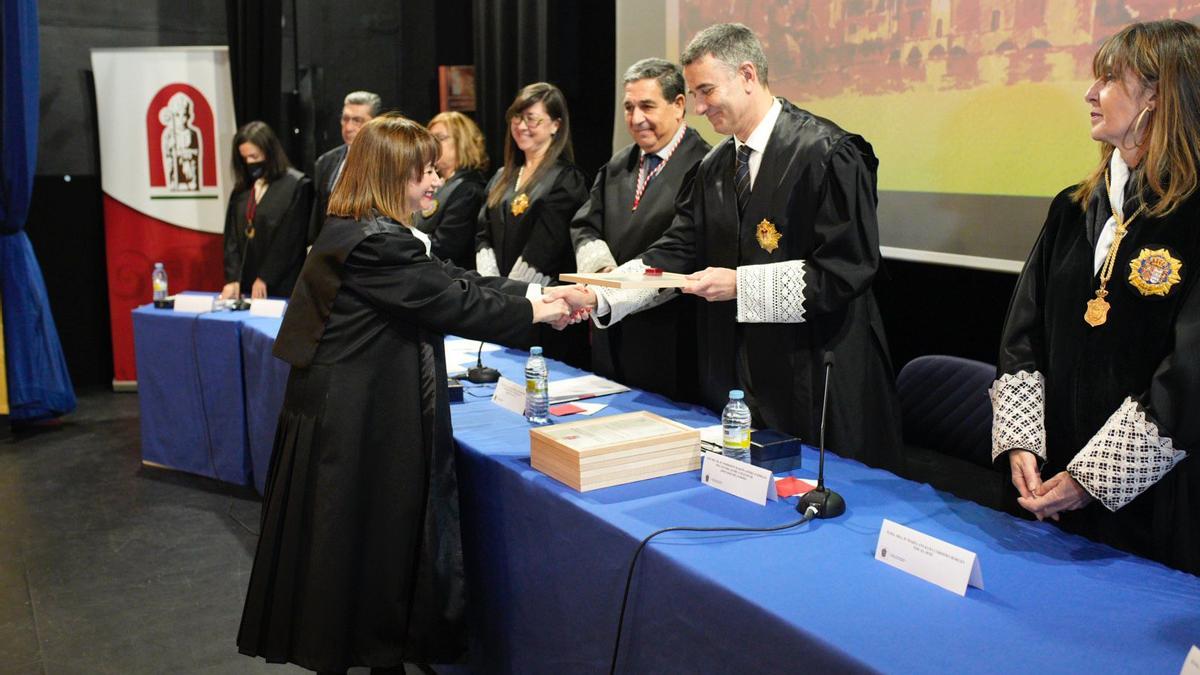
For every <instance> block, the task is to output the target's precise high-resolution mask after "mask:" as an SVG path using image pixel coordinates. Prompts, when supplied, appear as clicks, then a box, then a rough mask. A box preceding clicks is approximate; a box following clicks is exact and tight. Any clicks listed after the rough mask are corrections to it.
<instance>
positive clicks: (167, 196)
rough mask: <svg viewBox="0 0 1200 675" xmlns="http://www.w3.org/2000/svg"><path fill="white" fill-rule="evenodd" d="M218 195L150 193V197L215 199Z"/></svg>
mask: <svg viewBox="0 0 1200 675" xmlns="http://www.w3.org/2000/svg"><path fill="white" fill-rule="evenodd" d="M217 196H218V195H150V199H216V198H217Z"/></svg>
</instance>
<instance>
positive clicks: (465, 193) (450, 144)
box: [413, 111, 488, 269]
mask: <svg viewBox="0 0 1200 675" xmlns="http://www.w3.org/2000/svg"><path fill="white" fill-rule="evenodd" d="M429 133H431V134H433V137H434V138H436V139H437V140H438V142H439V143H441V144H442V154H441V155H440V156H439V157H438V161H437V171H438V175H439V176H441V177H442V180H443V181H445V183H444V184H443V185H442V187H441V188H439V189H438V191H437V193H436V194H435V195H434V196H433V203H432V204H430V205H429V206H428V207H427V208H426V209H425V210H423V211H420V212H418V213H417V215H416V216H414V218H413V225H414V226H415V227H416V228H417V229H419V230H421V231H422V232H424V233H425V234H427V235H429V239H430V241H431V242H432V243H433V244H432V245H433V254H434V255H435V256H437V257H439V258H441V259H442V260H448V261H450V262H452V263H454V264H455V265H458V266H460V267H464V268H466V269H474V268H475V222H476V220H475V219H476V218H477V217H478V216H479V208H480V207H481V206H483V200H484V197H485V189H484V186H485V185H486V184H487V178H486V177H485V176H484V172H486V171H487V170H488V156H487V149H486V148H485V147H484V145H483V132H481V131H480V130H479V127H478V126H476V125H475V123H474V122H472V121H471V118H470V117H467V116H466V115H464V114H462V113H460V112H453V111H451V112H444V113H439V114H438V115H436V116H434V118H433V119H432V120H429Z"/></svg>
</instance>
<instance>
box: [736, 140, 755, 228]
mask: <svg viewBox="0 0 1200 675" xmlns="http://www.w3.org/2000/svg"><path fill="white" fill-rule="evenodd" d="M751 152H752V151H751V150H750V146H749V145H746V144H745V143H743V144H742V147H740V148H738V151H737V162H736V163H735V165H734V170H733V189H734V190H735V191H736V192H737V206H738V217H739V218H740V217H741V216H742V214H744V213H745V212H746V203H747V202H749V201H750V153H751Z"/></svg>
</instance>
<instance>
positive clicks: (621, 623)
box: [608, 506, 817, 675]
mask: <svg viewBox="0 0 1200 675" xmlns="http://www.w3.org/2000/svg"><path fill="white" fill-rule="evenodd" d="M816 515H817V507H816V506H809V507H808V508H807V509H805V511H804V517H803V518H801V519H800V520H795V521H792V522H790V523H784V524H783V525H775V526H773V527H687V526H677V527H664V528H663V529H661V530H658V531H656V532H652V533H650V534H649V535H648V536H647V537H646V538H645V539H643V540H642V542H641V543H640V544H638V547H637V549H636V550H635V551H634V552H633V559H632V560H630V561H629V574H628V575H627V576H626V577H625V593H624V595H623V596H622V598H621V614H620V616H619V617H618V618H617V638H616V641H615V642H614V643H613V655H612V664H611V665H610V666H609V669H608V672H609V675H616V672H617V658H618V657H619V656H620V653H621V631H622V629H623V628H624V627H625V610H626V608H627V607H628V605H629V591H630V589H631V588H632V586H633V572H634V569H635V568H636V567H637V561H638V557H639V556H640V555H641V554H642V550H643V549H645V548H646V544H649V543H650V540H651V539H654V538H655V537H657V536H658V535H660V534H666V533H667V532H781V531H783V530H790V529H791V528H793V527H798V526H800V525H803V524H804V523H807V522H808V521H810V520H812V519H813V518H814V517H816Z"/></svg>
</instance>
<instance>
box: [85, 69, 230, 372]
mask: <svg viewBox="0 0 1200 675" xmlns="http://www.w3.org/2000/svg"><path fill="white" fill-rule="evenodd" d="M92 70H93V71H94V72H95V80H96V120H97V123H98V126H99V129H100V178H101V188H102V189H103V191H104V229H105V244H106V248H107V254H108V296H109V305H110V310H111V314H112V338H113V385H114V387H117V388H121V387H122V386H123V385H126V384H132V383H134V382H136V380H137V371H136V368H135V364H134V358H133V323H132V319H131V318H130V312H131V311H132V310H133V308H134V307H137V306H138V305H142V304H145V303H147V302H149V301H150V299H151V294H152V292H151V287H150V272H151V270H152V269H153V268H154V263H156V262H161V263H163V265H164V267H165V268H166V270H167V278H168V281H169V283H170V288H171V292H172V293H175V292H178V291H183V290H209V291H212V290H218V289H220V287H221V285H222V284H223V283H224V278H223V277H224V271H223V266H222V258H221V255H222V253H221V234H222V230H223V229H224V219H225V205H226V203H227V201H228V199H229V191H230V189H231V188H232V175H231V173H230V169H229V165H230V154H229V153H230V151H231V150H230V144H231V143H232V142H233V134H234V131H235V125H236V122H235V119H234V113H233V88H232V86H231V84H230V79H229V51H228V49H227V48H226V47H157V48H155V47H148V48H133V49H93V50H92Z"/></svg>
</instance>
